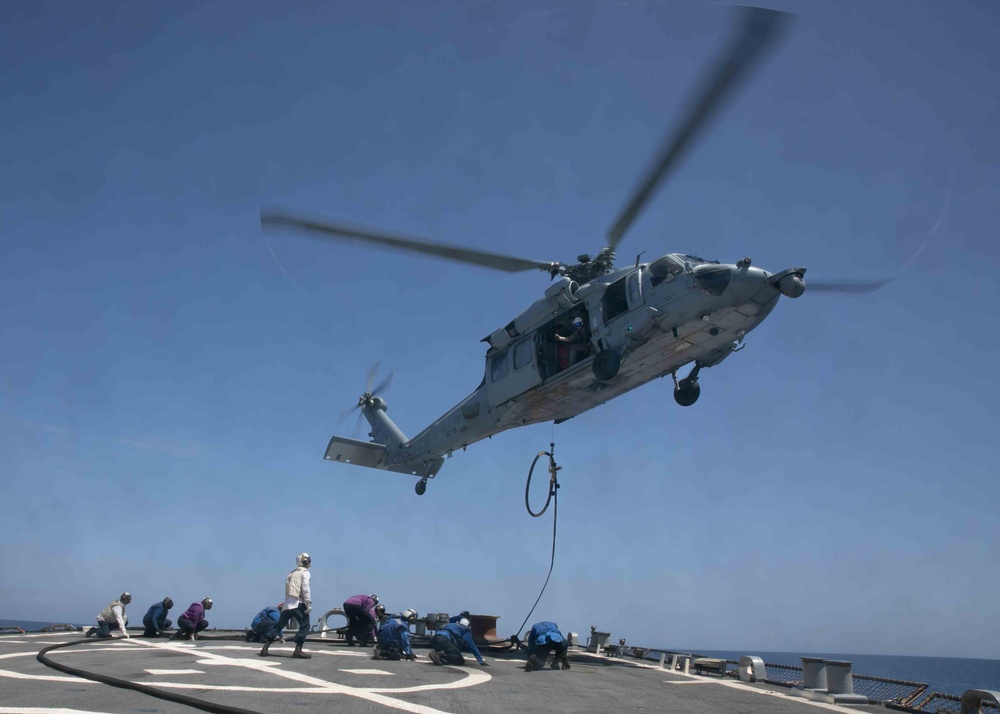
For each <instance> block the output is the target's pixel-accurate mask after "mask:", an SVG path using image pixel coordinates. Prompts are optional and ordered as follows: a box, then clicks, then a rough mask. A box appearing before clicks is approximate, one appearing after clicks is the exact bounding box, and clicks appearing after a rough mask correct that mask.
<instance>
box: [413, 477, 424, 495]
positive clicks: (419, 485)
mask: <svg viewBox="0 0 1000 714" xmlns="http://www.w3.org/2000/svg"><path fill="white" fill-rule="evenodd" d="M413 490H414V491H416V492H417V495H418V496H423V495H424V492H425V491H426V490H427V479H425V478H422V479H420V480H419V481H417V485H416V486H414V487H413Z"/></svg>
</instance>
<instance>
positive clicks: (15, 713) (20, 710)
mask: <svg viewBox="0 0 1000 714" xmlns="http://www.w3.org/2000/svg"><path fill="white" fill-rule="evenodd" d="M0 714H107V712H99V711H95V710H93V709H62V708H60V707H51V708H50V707H0Z"/></svg>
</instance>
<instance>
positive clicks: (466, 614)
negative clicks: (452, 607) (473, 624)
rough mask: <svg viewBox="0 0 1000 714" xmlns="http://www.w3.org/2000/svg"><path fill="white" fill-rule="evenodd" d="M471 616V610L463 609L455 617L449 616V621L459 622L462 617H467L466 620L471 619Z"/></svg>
mask: <svg viewBox="0 0 1000 714" xmlns="http://www.w3.org/2000/svg"><path fill="white" fill-rule="evenodd" d="M471 617H472V615H470V614H469V611H468V610H462V611H461V612H460V613H458V614H457V615H455V616H454V617H449V618H448V622H459V621H461V620H462V619H466V620H468V619H470V618H471Z"/></svg>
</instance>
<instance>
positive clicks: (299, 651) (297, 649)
mask: <svg viewBox="0 0 1000 714" xmlns="http://www.w3.org/2000/svg"><path fill="white" fill-rule="evenodd" d="M292 657H294V658H295V659H312V655H307V654H306V653H305V652H303V651H302V644H301V643H299V642H296V643H295V651H294V652H292Z"/></svg>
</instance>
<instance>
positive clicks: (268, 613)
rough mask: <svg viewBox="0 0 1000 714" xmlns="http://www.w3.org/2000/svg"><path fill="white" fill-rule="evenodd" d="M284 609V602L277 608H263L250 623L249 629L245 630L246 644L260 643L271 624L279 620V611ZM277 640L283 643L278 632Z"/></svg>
mask: <svg viewBox="0 0 1000 714" xmlns="http://www.w3.org/2000/svg"><path fill="white" fill-rule="evenodd" d="M284 608H285V601H284V600H282V601H281V602H279V603H278V605H277V607H265V608H264V609H263V610H261V611H260V612H258V613H257V616H256V617H255V618H254V619H253V621H252V622H251V623H250V629H249V630H247V633H246V635H247V642H261V641H262V640H263V639H264V637H265V636H266V635H267V630H268V628H270V627H271V623H272V622H277V621H278V620H280V619H281V611H282V610H283V609H284ZM277 639H279V640H281V641H282V642H284V641H285V638H284V637H282V636H281V631H280V630H279V631H278V636H277Z"/></svg>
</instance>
